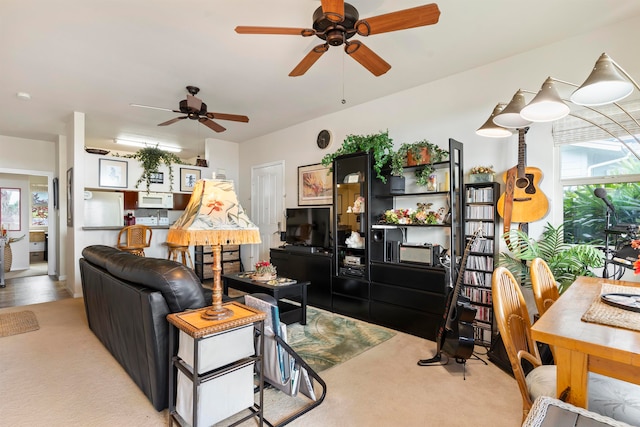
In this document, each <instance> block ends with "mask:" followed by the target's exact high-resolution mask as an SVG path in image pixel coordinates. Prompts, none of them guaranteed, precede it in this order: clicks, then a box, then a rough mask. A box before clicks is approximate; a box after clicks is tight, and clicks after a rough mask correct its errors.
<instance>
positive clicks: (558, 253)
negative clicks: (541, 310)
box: [499, 223, 604, 293]
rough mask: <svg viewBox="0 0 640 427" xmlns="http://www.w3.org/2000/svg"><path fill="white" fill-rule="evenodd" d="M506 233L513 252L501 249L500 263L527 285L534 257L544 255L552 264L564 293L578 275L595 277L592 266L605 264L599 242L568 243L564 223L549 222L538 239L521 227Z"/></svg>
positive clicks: (542, 256) (550, 265)
mask: <svg viewBox="0 0 640 427" xmlns="http://www.w3.org/2000/svg"><path fill="white" fill-rule="evenodd" d="M502 237H503V238H504V239H505V241H507V242H508V243H507V244H508V247H509V250H510V251H511V254H509V253H506V252H501V253H500V259H499V264H500V265H502V266H504V267H506V268H507V269H509V271H511V273H513V275H514V277H515V278H516V279H517V280H518V281H519V282H520V283H522V284H524V286H531V277H530V275H529V265H530V264H531V261H532V260H533V259H534V258H542V259H543V260H545V261H546V263H547V264H548V265H549V268H550V269H551V272H552V273H553V277H554V278H555V279H556V282H558V290H559V291H560V293H562V292H564V291H565V290H567V288H568V287H569V286H570V285H571V283H573V282H574V281H575V279H576V277H577V276H592V277H593V276H594V274H593V272H592V271H591V269H592V268H599V267H602V266H603V265H604V254H603V253H602V251H601V250H600V249H598V248H597V247H596V246H593V245H589V244H582V245H570V244H568V243H564V230H563V226H562V225H560V226H558V227H554V226H553V225H551V224H549V223H547V225H545V228H544V230H543V232H542V235H541V236H540V239H539V240H537V241H536V240H534V239H533V238H530V237H529V236H528V235H527V234H526V233H524V232H522V231H520V230H510V231H508V232H507V233H505V234H504V235H503V236H502Z"/></svg>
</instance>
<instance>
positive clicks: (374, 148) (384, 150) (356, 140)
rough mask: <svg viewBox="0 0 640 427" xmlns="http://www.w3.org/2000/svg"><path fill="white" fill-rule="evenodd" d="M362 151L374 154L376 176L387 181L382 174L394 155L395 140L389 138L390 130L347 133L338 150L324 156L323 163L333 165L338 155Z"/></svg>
mask: <svg viewBox="0 0 640 427" xmlns="http://www.w3.org/2000/svg"><path fill="white" fill-rule="evenodd" d="M360 151H363V152H370V153H371V154H372V156H373V170H374V171H375V172H376V177H377V178H378V179H380V180H381V181H382V182H387V179H386V178H385V176H384V175H382V168H384V167H385V166H386V165H387V164H389V161H390V160H391V158H392V156H393V140H392V139H391V138H389V131H388V130H387V131H385V132H379V133H376V134H372V135H347V137H346V138H345V139H344V141H343V142H342V146H341V147H340V148H338V150H336V151H335V152H333V153H330V154H327V155H326V156H324V157H323V158H322V164H323V165H324V166H332V165H333V160H334V159H335V158H336V157H338V156H342V155H343V154H351V153H357V152H360Z"/></svg>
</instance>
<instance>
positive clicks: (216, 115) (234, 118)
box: [207, 113, 249, 123]
mask: <svg viewBox="0 0 640 427" xmlns="http://www.w3.org/2000/svg"><path fill="white" fill-rule="evenodd" d="M207 117H209V118H210V119H218V120H231V121H234V122H243V123H249V117H247V116H240V115H238V114H225V113H207Z"/></svg>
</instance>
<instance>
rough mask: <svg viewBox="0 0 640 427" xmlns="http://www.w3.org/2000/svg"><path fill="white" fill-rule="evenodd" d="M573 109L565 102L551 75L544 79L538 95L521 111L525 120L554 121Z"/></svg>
mask: <svg viewBox="0 0 640 427" xmlns="http://www.w3.org/2000/svg"><path fill="white" fill-rule="evenodd" d="M570 111H571V109H570V108H569V106H568V105H567V104H565V103H564V101H563V100H562V98H560V95H558V91H557V90H556V87H555V84H554V82H553V79H552V78H551V77H548V78H547V80H545V81H544V83H543V84H542V87H541V88H540V90H539V91H538V93H537V95H536V96H535V97H534V98H533V99H532V100H531V102H529V104H528V105H527V106H526V107H524V108H523V109H522V111H520V115H521V116H522V118H523V119H525V120H530V121H532V122H552V121H554V120H558V119H561V118H563V117H564V116H566V115H567V114H569V112H570Z"/></svg>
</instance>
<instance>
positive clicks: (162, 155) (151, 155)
mask: <svg viewBox="0 0 640 427" xmlns="http://www.w3.org/2000/svg"><path fill="white" fill-rule="evenodd" d="M118 157H120V156H118ZM122 157H125V158H129V159H136V160H138V161H139V162H140V165H141V166H142V175H140V178H138V181H137V182H136V188H138V186H140V184H141V183H142V182H145V183H146V184H147V192H149V187H150V186H151V176H152V175H153V174H156V173H158V168H159V167H160V165H161V164H163V163H164V164H165V165H166V166H167V167H168V168H169V191H171V190H173V168H172V167H171V165H173V164H180V165H182V164H185V163H184V162H183V161H182V160H180V158H179V157H178V156H176V155H175V154H173V153H170V152H168V151H164V150H161V149H159V148H158V147H144V148H141V149H140V150H138V151H137V152H136V153H135V154H126V155H123V156H122Z"/></svg>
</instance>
